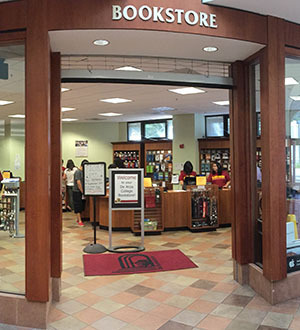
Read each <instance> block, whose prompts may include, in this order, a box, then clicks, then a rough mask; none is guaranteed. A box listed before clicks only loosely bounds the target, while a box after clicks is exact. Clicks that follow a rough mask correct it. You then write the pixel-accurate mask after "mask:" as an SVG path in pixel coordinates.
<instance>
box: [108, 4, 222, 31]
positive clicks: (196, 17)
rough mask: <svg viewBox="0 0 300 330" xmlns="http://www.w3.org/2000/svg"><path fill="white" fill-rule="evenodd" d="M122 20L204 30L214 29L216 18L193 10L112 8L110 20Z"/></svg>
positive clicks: (148, 7)
mask: <svg viewBox="0 0 300 330" xmlns="http://www.w3.org/2000/svg"><path fill="white" fill-rule="evenodd" d="M122 18H124V19H125V20H127V21H133V20H135V19H136V18H139V19H141V20H142V21H153V22H162V23H169V24H171V23H176V24H182V23H183V22H185V23H186V24H188V25H198V26H201V27H205V28H211V29H216V28H217V27H218V25H217V16H216V15H215V14H207V13H205V12H201V11H200V12H199V11H195V10H183V9H174V8H164V7H150V6H147V5H142V6H141V7H139V8H137V7H135V6H133V5H128V6H124V7H122V6H119V5H113V6H112V20H113V21H119V20H121V19H122Z"/></svg>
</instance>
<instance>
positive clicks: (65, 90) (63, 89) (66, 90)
mask: <svg viewBox="0 0 300 330" xmlns="http://www.w3.org/2000/svg"><path fill="white" fill-rule="evenodd" d="M70 90H71V89H70V88H65V87H62V88H61V92H62V93H63V92H68V91H70Z"/></svg>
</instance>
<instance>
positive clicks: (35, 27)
mask: <svg viewBox="0 0 300 330" xmlns="http://www.w3.org/2000/svg"><path fill="white" fill-rule="evenodd" d="M46 3H47V1H46V0H27V17H28V20H27V40H26V121H25V127H26V145H25V146H26V153H25V154H26V164H25V169H26V298H27V300H29V301H39V302H46V301H48V300H49V279H50V164H51V161H50V153H49V146H50V118H49V114H50V112H49V109H50V105H49V95H50V92H49V91H50V86H49V66H50V65H49V62H50V61H49V59H50V52H49V40H48V31H47V20H46V17H47V5H46Z"/></svg>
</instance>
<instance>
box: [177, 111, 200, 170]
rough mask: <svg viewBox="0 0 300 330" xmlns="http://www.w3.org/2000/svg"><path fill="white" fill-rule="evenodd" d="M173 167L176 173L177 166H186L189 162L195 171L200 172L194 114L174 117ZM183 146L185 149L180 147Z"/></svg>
mask: <svg viewBox="0 0 300 330" xmlns="http://www.w3.org/2000/svg"><path fill="white" fill-rule="evenodd" d="M173 129H174V139H173V164H174V165H173V166H174V168H175V170H174V173H179V172H178V171H176V164H179V163H182V164H184V163H185V162H186V161H187V160H189V161H190V162H192V164H193V167H194V170H195V171H196V172H197V173H198V172H199V152H198V141H197V138H196V137H195V118H194V114H189V115H175V116H173ZM181 144H183V145H184V148H180V147H179V146H180V145H181Z"/></svg>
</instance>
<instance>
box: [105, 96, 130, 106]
mask: <svg viewBox="0 0 300 330" xmlns="http://www.w3.org/2000/svg"><path fill="white" fill-rule="evenodd" d="M99 101H101V102H107V103H114V104H117V103H126V102H132V100H127V99H122V98H119V97H114V98H112V99H103V100H99Z"/></svg>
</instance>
